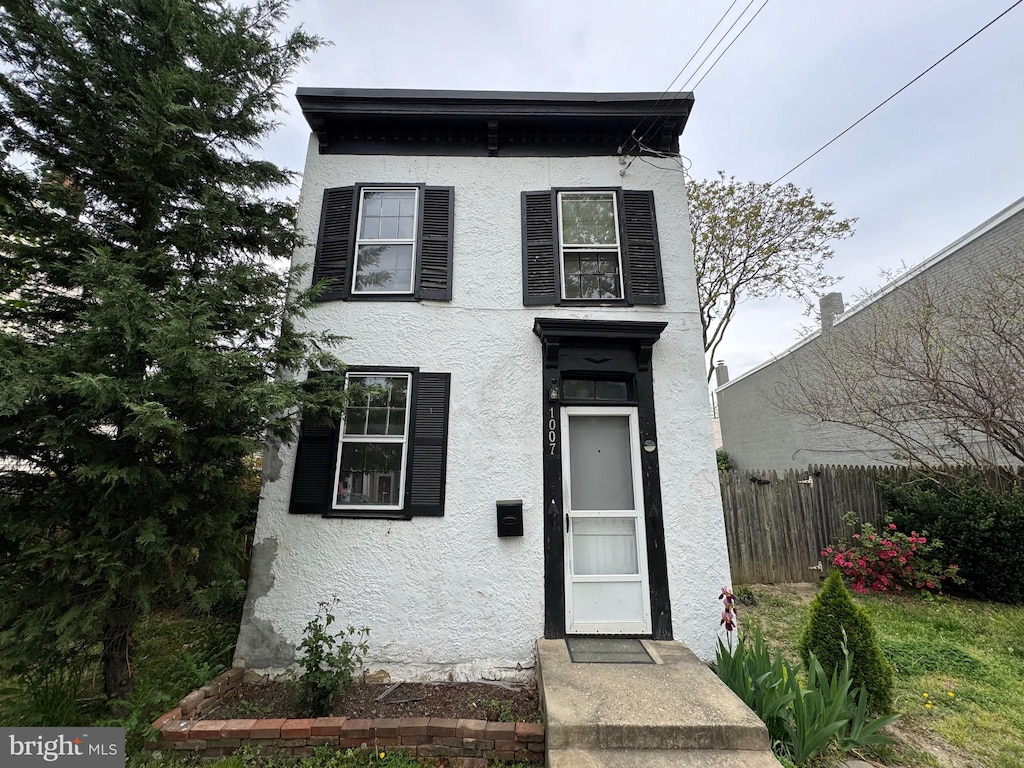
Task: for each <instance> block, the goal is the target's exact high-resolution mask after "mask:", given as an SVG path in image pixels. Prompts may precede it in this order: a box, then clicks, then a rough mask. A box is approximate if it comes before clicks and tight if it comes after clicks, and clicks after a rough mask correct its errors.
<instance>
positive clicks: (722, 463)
mask: <svg viewBox="0 0 1024 768" xmlns="http://www.w3.org/2000/svg"><path fill="white" fill-rule="evenodd" d="M715 460H716V461H717V462H718V471H719V472H728V471H729V470H730V469H736V465H735V464H733V463H732V457H731V456H730V455H729V452H728V451H726V450H725V448H718V449H716V450H715Z"/></svg>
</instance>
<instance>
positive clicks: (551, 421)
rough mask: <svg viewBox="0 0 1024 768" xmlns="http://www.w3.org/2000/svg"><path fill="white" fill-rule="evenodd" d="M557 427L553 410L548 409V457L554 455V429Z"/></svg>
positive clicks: (555, 437) (556, 437) (555, 436)
mask: <svg viewBox="0 0 1024 768" xmlns="http://www.w3.org/2000/svg"><path fill="white" fill-rule="evenodd" d="M557 426H558V422H556V421H555V409H554V408H548V455H549V456H554V455H555V444H556V443H557V442H558V435H557V434H556V432H555V428H556V427H557Z"/></svg>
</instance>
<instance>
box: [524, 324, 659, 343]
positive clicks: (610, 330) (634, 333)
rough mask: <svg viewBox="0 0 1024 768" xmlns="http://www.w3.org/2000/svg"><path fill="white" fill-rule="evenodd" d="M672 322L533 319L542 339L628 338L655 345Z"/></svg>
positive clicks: (618, 339)
mask: <svg viewBox="0 0 1024 768" xmlns="http://www.w3.org/2000/svg"><path fill="white" fill-rule="evenodd" d="M667 327H668V323H656V322H655V323H651V322H643V321H640V320H575V319H565V320H563V319H560V318H554V317H538V318H536V319H535V320H534V321H533V332H534V333H535V334H537V336H539V337H540V339H541V341H554V342H563V341H570V340H571V341H579V340H583V339H586V340H591V341H593V340H599V341H628V342H633V343H636V344H647V345H653V344H654V343H655V342H656V341H657V340H658V339H660V338H661V332H662V331H664V330H665V328H667Z"/></svg>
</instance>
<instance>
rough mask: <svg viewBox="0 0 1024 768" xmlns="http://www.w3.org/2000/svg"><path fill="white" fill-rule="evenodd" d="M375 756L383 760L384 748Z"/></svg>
mask: <svg viewBox="0 0 1024 768" xmlns="http://www.w3.org/2000/svg"><path fill="white" fill-rule="evenodd" d="M377 757H379V758H380V759H381V760H383V759H384V750H381V753H380V754H379V755H377Z"/></svg>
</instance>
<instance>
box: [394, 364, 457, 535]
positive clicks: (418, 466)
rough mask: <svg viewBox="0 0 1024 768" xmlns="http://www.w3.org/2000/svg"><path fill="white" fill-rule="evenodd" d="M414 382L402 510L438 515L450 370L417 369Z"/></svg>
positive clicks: (445, 451) (441, 503)
mask: <svg viewBox="0 0 1024 768" xmlns="http://www.w3.org/2000/svg"><path fill="white" fill-rule="evenodd" d="M413 382H414V383H413V400H412V402H413V406H412V413H411V414H410V416H411V422H412V425H411V430H410V435H409V484H408V487H407V492H406V500H405V511H406V513H407V514H409V515H425V516H433V517H440V516H441V515H443V514H444V489H445V465H446V463H447V452H448V396H449V391H450V390H451V374H450V373H418V374H416V375H415V376H414V377H413Z"/></svg>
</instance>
